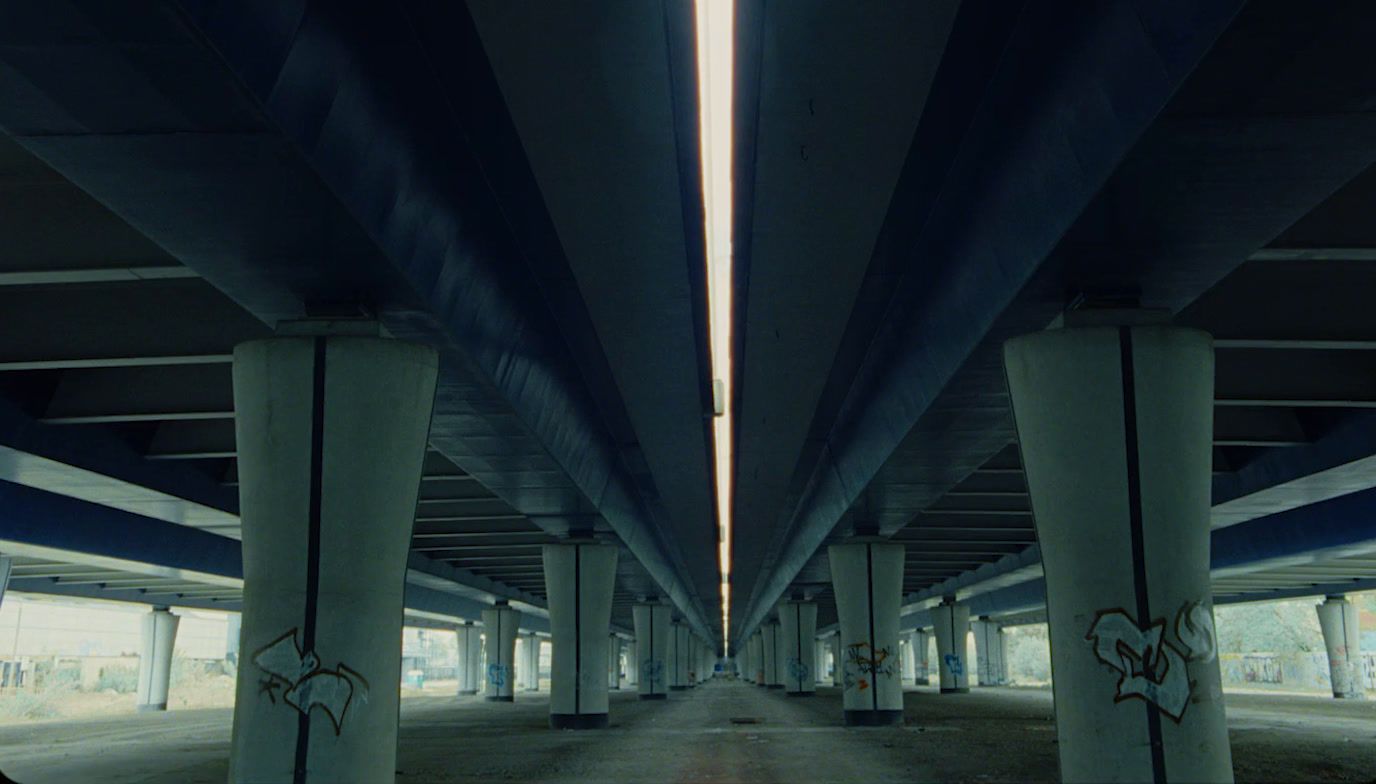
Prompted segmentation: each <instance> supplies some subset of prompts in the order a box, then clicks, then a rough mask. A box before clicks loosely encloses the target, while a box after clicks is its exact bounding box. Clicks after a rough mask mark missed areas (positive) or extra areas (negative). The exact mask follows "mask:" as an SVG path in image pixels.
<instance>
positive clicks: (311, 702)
mask: <svg viewBox="0 0 1376 784" xmlns="http://www.w3.org/2000/svg"><path fill="white" fill-rule="evenodd" d="M253 663H254V664H256V665H258V667H259V669H261V670H262V671H263V672H264V673H265V674H266V675H267V677H266V678H263V679H262V680H260V681H259V682H258V692H259V693H260V694H266V695H267V696H268V699H269V700H270V701H271V702H272V703H273V704H274V705H275V704H277V698H278V696H279V694H278V692H279V691H280V692H281V695H280V696H281V698H282V701H283V702H284V703H286V704H287V705H289V706H291V707H292V708H295V709H296V711H297V712H299V713H301V714H303V715H304V714H309V713H310V712H311V709H313V708H319V709H321V710H322V711H324V712H325V715H326V716H328V717H329V719H330V723H331V724H332V725H333V726H334V734H335V735H338V734H339V732H340V730H341V729H342V728H343V725H344V717H345V715H347V714H348V712H349V706H350V705H352V704H354V703H355V702H366V701H367V699H368V681H367V680H366V679H365V678H364V677H363V676H362V675H360V674H358V672H356V671H355V670H353V669H351V668H349V667H348V666H346V665H345V664H344V663H343V662H340V663H339V664H337V665H336V666H335V668H334V669H332V670H331V669H325V668H324V667H321V666H320V657H319V656H317V655H316V653H315V651H304V652H303V651H302V650H301V647H300V646H299V645H297V643H296V629H292V630H291V631H289V632H287V633H286V634H283V635H282V636H281V637H278V638H277V639H275V640H273V641H272V642H270V643H268V644H267V645H265V646H263V647H262V648H261V649H259V650H258V652H257V653H255V654H254V655H253Z"/></svg>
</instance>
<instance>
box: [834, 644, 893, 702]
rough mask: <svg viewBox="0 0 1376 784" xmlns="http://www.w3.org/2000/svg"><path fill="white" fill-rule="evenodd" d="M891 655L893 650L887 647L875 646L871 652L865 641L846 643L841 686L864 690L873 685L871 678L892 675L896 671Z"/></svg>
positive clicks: (876, 678)
mask: <svg viewBox="0 0 1376 784" xmlns="http://www.w3.org/2000/svg"><path fill="white" fill-rule="evenodd" d="M892 656H893V652H892V651H890V650H889V649H888V648H876V649H874V650H873V651H872V652H871V650H870V644H869V643H867V642H857V643H851V644H850V645H847V646H846V662H845V667H844V668H843V670H844V672H843V678H842V686H843V688H846V689H859V690H861V691H864V690H866V689H868V688H870V687H871V686H873V685H874V683H873V682H872V680H878V679H879V678H880V677H881V676H884V677H892V676H893V675H894V674H895V673H896V670H895V669H894V663H893V661H891V659H892Z"/></svg>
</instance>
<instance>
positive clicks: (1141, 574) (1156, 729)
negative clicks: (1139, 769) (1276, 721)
mask: <svg viewBox="0 0 1376 784" xmlns="http://www.w3.org/2000/svg"><path fill="white" fill-rule="evenodd" d="M1118 355H1119V361H1120V362H1121V365H1122V375H1123V442H1124V445H1125V446H1126V451H1127V469H1128V477H1127V478H1128V529H1129V534H1130V538H1131V540H1132V582H1133V589H1134V590H1135V592H1136V593H1137V623H1138V626H1140V627H1141V628H1143V629H1146V628H1149V627H1150V626H1151V622H1152V620H1151V606H1150V604H1151V603H1150V595H1149V594H1148V593H1147V561H1146V554H1145V549H1146V536H1145V533H1144V532H1143V530H1142V466H1141V464H1140V456H1139V455H1138V452H1137V448H1138V444H1137V381H1136V372H1135V370H1134V367H1133V356H1132V329H1131V328H1130V327H1119V328H1118ZM1151 653H1152V654H1153V655H1156V654H1157V652H1156V651H1152V652H1151ZM1144 702H1145V701H1144ZM1145 705H1146V711H1147V737H1148V739H1149V740H1150V742H1151V774H1152V780H1153V781H1155V782H1157V784H1161V783H1162V782H1165V781H1166V750H1165V748H1164V746H1163V745H1162V740H1161V711H1160V709H1158V708H1157V707H1156V705H1155V703H1152V702H1145Z"/></svg>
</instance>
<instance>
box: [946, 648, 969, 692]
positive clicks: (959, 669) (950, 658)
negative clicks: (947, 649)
mask: <svg viewBox="0 0 1376 784" xmlns="http://www.w3.org/2000/svg"><path fill="white" fill-rule="evenodd" d="M941 661H942V662H944V663H945V664H946V669H947V670H949V671H950V673H951V677H952V678H955V679H956V680H959V679H961V678H963V677H964V676H965V660H964V659H962V658H961V657H960V656H958V655H956V654H954V653H948V654H946V655H945V656H942V657H941ZM961 688H962V689H963V688H965V687H964V686H962V687H961Z"/></svg>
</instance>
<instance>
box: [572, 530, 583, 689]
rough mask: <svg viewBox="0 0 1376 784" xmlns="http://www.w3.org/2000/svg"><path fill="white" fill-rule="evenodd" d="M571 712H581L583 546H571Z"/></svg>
mask: <svg viewBox="0 0 1376 784" xmlns="http://www.w3.org/2000/svg"><path fill="white" fill-rule="evenodd" d="M573 712H574V713H582V712H583V546H582V545H577V544H576V545H574V546H573Z"/></svg>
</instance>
